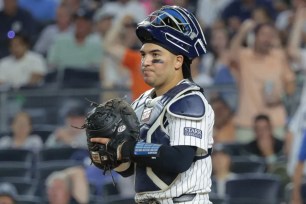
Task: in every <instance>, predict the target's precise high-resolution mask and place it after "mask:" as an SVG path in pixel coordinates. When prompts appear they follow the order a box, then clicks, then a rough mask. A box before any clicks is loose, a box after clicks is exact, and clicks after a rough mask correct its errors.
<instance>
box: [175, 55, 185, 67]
mask: <svg viewBox="0 0 306 204" xmlns="http://www.w3.org/2000/svg"><path fill="white" fill-rule="evenodd" d="M183 62H184V57H183V55H176V61H175V69H176V70H178V69H181V68H182V66H183Z"/></svg>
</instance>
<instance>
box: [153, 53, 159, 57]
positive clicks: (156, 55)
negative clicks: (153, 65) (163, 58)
mask: <svg viewBox="0 0 306 204" xmlns="http://www.w3.org/2000/svg"><path fill="white" fill-rule="evenodd" d="M152 56H153V57H154V58H156V57H159V56H160V55H159V54H157V53H153V54H152Z"/></svg>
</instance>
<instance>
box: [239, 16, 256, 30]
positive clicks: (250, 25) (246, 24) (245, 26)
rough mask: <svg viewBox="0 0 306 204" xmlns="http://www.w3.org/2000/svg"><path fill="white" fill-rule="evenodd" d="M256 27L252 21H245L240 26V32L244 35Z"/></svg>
mask: <svg viewBox="0 0 306 204" xmlns="http://www.w3.org/2000/svg"><path fill="white" fill-rule="evenodd" d="M255 26H256V22H255V21H254V20H251V19H248V20H245V21H244V22H243V23H242V25H241V31H242V32H244V33H248V32H250V31H251V30H253V29H254V28H255Z"/></svg>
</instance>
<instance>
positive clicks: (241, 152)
mask: <svg viewBox="0 0 306 204" xmlns="http://www.w3.org/2000/svg"><path fill="white" fill-rule="evenodd" d="M223 145H224V148H225V149H226V150H228V152H229V154H230V155H231V156H246V155H249V153H248V152H247V151H246V149H245V145H244V144H239V143H226V144H223Z"/></svg>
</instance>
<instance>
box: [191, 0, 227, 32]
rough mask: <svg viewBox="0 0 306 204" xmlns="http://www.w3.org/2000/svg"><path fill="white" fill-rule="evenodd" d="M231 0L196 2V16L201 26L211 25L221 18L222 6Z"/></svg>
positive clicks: (202, 0)
mask: <svg viewBox="0 0 306 204" xmlns="http://www.w3.org/2000/svg"><path fill="white" fill-rule="evenodd" d="M232 1H233V0H219V1H216V0H201V1H198V3H197V13H196V16H197V18H198V19H199V21H200V23H201V24H202V26H204V27H205V28H206V27H208V28H209V27H212V25H213V24H214V23H215V22H216V21H217V20H218V19H220V18H221V13H222V11H223V10H224V8H225V7H226V6H227V5H228V4H229V3H231V2H232Z"/></svg>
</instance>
